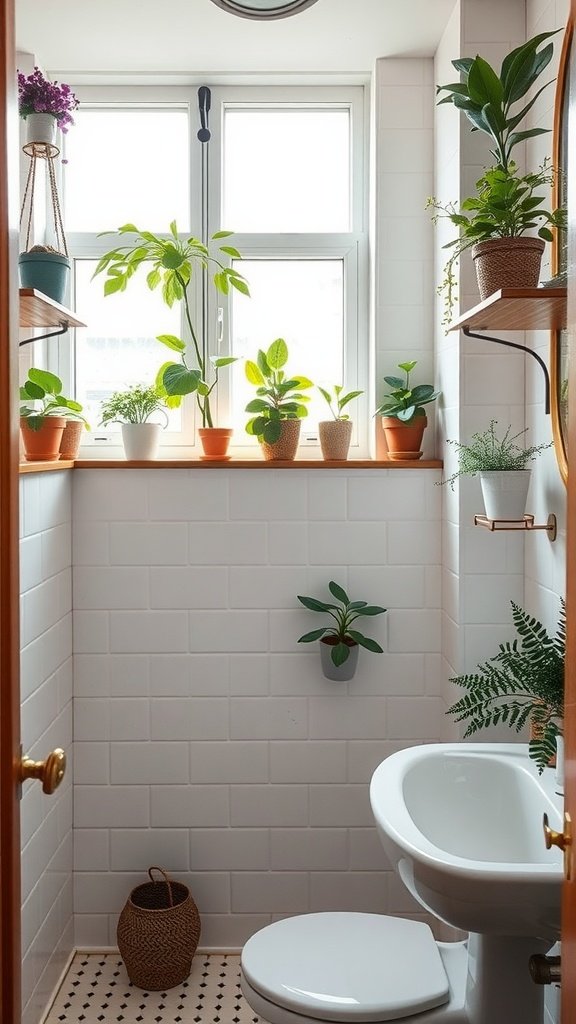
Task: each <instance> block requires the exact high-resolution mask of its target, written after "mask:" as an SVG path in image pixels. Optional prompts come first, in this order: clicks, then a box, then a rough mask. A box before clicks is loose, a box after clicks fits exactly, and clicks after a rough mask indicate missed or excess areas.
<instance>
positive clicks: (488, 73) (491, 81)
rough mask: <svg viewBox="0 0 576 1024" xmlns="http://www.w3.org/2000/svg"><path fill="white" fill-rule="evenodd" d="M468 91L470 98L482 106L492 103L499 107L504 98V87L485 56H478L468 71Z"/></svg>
mask: <svg viewBox="0 0 576 1024" xmlns="http://www.w3.org/2000/svg"><path fill="white" fill-rule="evenodd" d="M468 92H469V94H470V99H471V100H473V101H474V102H475V103H479V104H480V105H481V106H482V107H484V106H485V105H486V104H490V105H491V106H493V107H499V106H500V105H501V103H502V100H503V98H504V88H503V86H502V82H501V81H500V79H499V77H498V75H497V74H496V72H495V71H494V69H493V68H492V67H491V66H490V64H488V62H487V61H486V60H484V58H483V57H476V58H475V59H474V60H473V61H472V64H471V65H470V70H469V71H468Z"/></svg>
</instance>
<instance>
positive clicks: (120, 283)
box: [104, 277, 126, 295]
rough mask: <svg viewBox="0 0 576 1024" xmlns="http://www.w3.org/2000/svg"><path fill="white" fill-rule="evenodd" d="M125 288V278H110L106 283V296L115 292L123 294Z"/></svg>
mask: <svg viewBox="0 0 576 1024" xmlns="http://www.w3.org/2000/svg"><path fill="white" fill-rule="evenodd" d="M125 288H126V278H125V277H109V278H108V279H107V280H106V281H105V282H104V295H113V294H114V292H123V291H124V290H125Z"/></svg>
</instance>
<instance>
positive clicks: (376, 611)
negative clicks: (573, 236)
mask: <svg viewBox="0 0 576 1024" xmlns="http://www.w3.org/2000/svg"><path fill="white" fill-rule="evenodd" d="M387 610H388V609H387V608H381V607H380V605H379V604H369V605H367V606H366V608H363V609H362V615H382V613H383V612H385V611H387Z"/></svg>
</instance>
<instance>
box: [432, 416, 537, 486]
mask: <svg viewBox="0 0 576 1024" xmlns="http://www.w3.org/2000/svg"><path fill="white" fill-rule="evenodd" d="M497 425H498V420H490V426H489V427H488V429H487V430H482V431H479V432H478V433H476V434H472V439H471V440H470V441H469V442H468V444H462V443H461V442H460V441H452V440H448V441H447V443H448V444H453V445H454V446H455V448H456V449H457V451H458V469H457V471H456V472H455V473H452V476H449V477H448V478H447V479H446V480H442V483H445V484H450V486H451V488H452V490H454V482H455V481H456V480H457V479H458V477H460V476H476V475H477V474H478V473H491V472H495V471H503V472H515V471H518V470H522V469H526V468H527V466H528V463H529V462H532V461H533V460H534V459H536V458H537V457H538V455H540V454H541V452H543V451H544V450H545V449H546V448H550V447H551V446H552V444H553V442H552V441H550V442H549V443H548V444H535V445H531V446H530V447H529V448H522V447H521V445H519V444H517V443H516V442H517V440H518V438H519V437H524V434H526V432H527V430H528V428H527V427H526V428H525V429H524V430H520V431H518V433H517V434H511V430H512V426H511V425H509V426H508V427H507V428H506V430H505V432H504V434H503V436H502V437H498V436H497V434H496V427H497Z"/></svg>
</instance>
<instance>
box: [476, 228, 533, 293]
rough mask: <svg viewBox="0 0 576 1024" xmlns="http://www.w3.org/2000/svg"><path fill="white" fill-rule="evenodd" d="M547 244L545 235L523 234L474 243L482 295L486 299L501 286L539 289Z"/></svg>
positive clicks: (479, 286) (477, 273)
mask: <svg viewBox="0 0 576 1024" xmlns="http://www.w3.org/2000/svg"><path fill="white" fill-rule="evenodd" d="M544 245H545V242H544V239H542V238H532V237H531V236H530V235H520V236H519V237H518V238H490V239H489V240H488V241H487V242H477V244H476V245H474V246H472V250H471V251H472V259H473V260H474V266H475V268H476V278H477V280H478V288H479V290H480V298H481V299H487V298H488V296H489V295H493V294H494V292H497V291H498V290H499V289H500V288H536V287H537V286H538V281H539V278H540V264H541V262H542V253H543V252H544Z"/></svg>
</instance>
